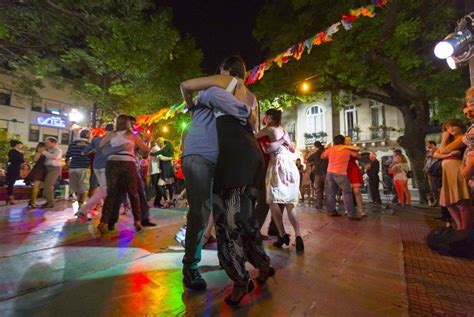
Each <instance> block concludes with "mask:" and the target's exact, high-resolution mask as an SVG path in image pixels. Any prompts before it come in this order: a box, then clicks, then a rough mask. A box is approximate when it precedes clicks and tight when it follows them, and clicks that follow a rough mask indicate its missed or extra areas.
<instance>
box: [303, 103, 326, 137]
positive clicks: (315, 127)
mask: <svg viewBox="0 0 474 317" xmlns="http://www.w3.org/2000/svg"><path fill="white" fill-rule="evenodd" d="M319 132H324V108H323V107H322V106H319V105H314V106H311V107H310V108H308V110H306V133H319Z"/></svg>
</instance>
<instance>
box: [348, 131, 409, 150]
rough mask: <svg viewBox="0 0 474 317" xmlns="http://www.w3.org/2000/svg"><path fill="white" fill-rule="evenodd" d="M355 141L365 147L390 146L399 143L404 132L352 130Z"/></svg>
mask: <svg viewBox="0 0 474 317" xmlns="http://www.w3.org/2000/svg"><path fill="white" fill-rule="evenodd" d="M350 135H351V136H352V141H353V143H355V144H357V145H359V146H361V147H365V148H373V147H390V146H396V145H397V139H398V138H399V137H400V136H402V135H403V134H402V133H400V132H399V131H388V130H383V129H380V130H374V131H368V132H365V131H362V132H358V131H351V133H350Z"/></svg>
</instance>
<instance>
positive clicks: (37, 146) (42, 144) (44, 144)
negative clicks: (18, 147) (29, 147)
mask: <svg viewBox="0 0 474 317" xmlns="http://www.w3.org/2000/svg"><path fill="white" fill-rule="evenodd" d="M45 147H46V143H44V142H38V144H37V145H36V149H35V152H38V151H39V149H40V148H45Z"/></svg>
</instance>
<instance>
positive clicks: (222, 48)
mask: <svg viewBox="0 0 474 317" xmlns="http://www.w3.org/2000/svg"><path fill="white" fill-rule="evenodd" d="M156 3H157V4H159V5H166V6H169V7H171V8H172V10H173V24H174V25H175V26H176V27H177V28H178V29H179V31H180V32H181V33H182V34H185V33H188V34H191V35H192V37H193V38H194V39H195V40H196V43H197V45H198V47H199V48H200V49H201V50H202V51H203V53H204V61H203V65H202V66H203V68H204V71H205V72H206V73H214V72H215V71H216V69H217V66H218V65H219V63H220V62H221V61H222V60H223V59H224V58H225V57H227V56H228V55H232V54H240V55H241V56H242V57H243V59H244V60H245V63H246V64H247V68H250V67H253V66H254V65H256V64H258V63H260V62H262V61H263V59H264V56H263V54H262V52H261V50H260V46H259V44H258V43H257V41H256V40H255V38H254V37H253V35H252V30H253V28H254V27H255V20H256V17H257V15H258V12H259V10H260V9H261V7H262V6H263V4H264V1H263V0H250V1H249V0H247V1H238V0H233V1H229V0H186V1H185V0H156Z"/></svg>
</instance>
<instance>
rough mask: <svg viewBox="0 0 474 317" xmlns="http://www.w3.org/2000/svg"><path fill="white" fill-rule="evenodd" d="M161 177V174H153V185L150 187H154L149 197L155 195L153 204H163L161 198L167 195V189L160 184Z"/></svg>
mask: <svg viewBox="0 0 474 317" xmlns="http://www.w3.org/2000/svg"><path fill="white" fill-rule="evenodd" d="M159 179H160V174H153V175H151V185H150V187H151V188H153V189H152V190H151V192H152V193H153V194H152V195H151V196H150V197H149V198H151V197H153V196H154V197H155V200H154V201H153V206H159V205H161V200H162V199H163V197H165V196H166V193H165V189H164V188H163V186H160V185H158V180H159Z"/></svg>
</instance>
